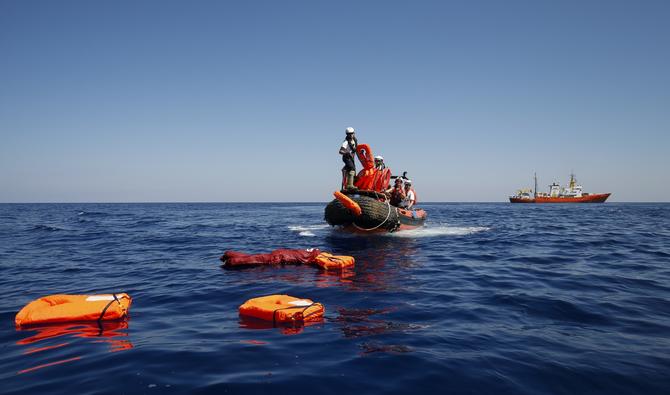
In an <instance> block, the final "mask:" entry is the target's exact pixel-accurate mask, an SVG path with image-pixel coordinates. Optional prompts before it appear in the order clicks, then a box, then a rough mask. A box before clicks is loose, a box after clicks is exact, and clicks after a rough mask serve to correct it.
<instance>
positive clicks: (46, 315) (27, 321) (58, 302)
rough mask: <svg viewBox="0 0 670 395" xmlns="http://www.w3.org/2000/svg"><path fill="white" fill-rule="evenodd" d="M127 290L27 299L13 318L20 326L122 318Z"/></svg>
mask: <svg viewBox="0 0 670 395" xmlns="http://www.w3.org/2000/svg"><path fill="white" fill-rule="evenodd" d="M131 303H132V299H131V298H130V296H128V294H125V293H119V294H107V295H50V296H45V297H43V298H39V299H37V300H34V301H32V302H30V303H28V304H27V305H26V306H25V307H23V308H22V309H21V311H19V313H18V314H17V315H16V318H15V319H14V322H15V323H16V325H17V326H22V325H31V324H50V323H58V322H73V321H105V320H121V319H124V318H126V317H127V316H128V309H129V308H130V304H131Z"/></svg>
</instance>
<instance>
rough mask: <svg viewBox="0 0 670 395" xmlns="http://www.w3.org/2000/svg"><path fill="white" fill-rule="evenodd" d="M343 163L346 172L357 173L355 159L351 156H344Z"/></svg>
mask: <svg viewBox="0 0 670 395" xmlns="http://www.w3.org/2000/svg"><path fill="white" fill-rule="evenodd" d="M342 162H344V167H343V168H342V170H344V171H356V163H355V162H354V157H353V156H351V155H342Z"/></svg>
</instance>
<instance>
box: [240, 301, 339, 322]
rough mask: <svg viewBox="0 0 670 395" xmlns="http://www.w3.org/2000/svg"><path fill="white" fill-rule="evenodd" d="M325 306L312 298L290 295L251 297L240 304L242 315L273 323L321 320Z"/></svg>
mask: <svg viewBox="0 0 670 395" xmlns="http://www.w3.org/2000/svg"><path fill="white" fill-rule="evenodd" d="M325 310H326V309H325V308H324V307H323V305H322V304H321V303H315V302H314V301H312V300H310V299H301V298H295V297H293V296H288V295H268V296H261V297H259V298H253V299H249V300H247V301H246V302H244V304H243V305H241V306H240V309H239V311H240V315H241V316H247V317H254V318H258V319H260V320H263V321H270V322H272V323H273V325H276V324H285V323H296V322H310V321H320V320H321V319H322V318H323V313H324V312H325Z"/></svg>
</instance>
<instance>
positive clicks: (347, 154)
mask: <svg viewBox="0 0 670 395" xmlns="http://www.w3.org/2000/svg"><path fill="white" fill-rule="evenodd" d="M344 132H345V134H346V137H345V139H344V142H343V143H342V145H340V155H342V162H344V167H343V168H342V180H343V181H344V182H343V185H342V189H353V188H354V177H355V176H356V162H354V155H355V153H356V146H357V145H358V140H357V139H356V132H355V131H354V128H352V127H348V128H346V129H345V130H344Z"/></svg>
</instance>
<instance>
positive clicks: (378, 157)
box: [375, 155, 384, 160]
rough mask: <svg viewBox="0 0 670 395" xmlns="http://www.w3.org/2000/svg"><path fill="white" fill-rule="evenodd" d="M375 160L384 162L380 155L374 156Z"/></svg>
mask: <svg viewBox="0 0 670 395" xmlns="http://www.w3.org/2000/svg"><path fill="white" fill-rule="evenodd" d="M375 160H384V157H383V156H381V155H377V156H375Z"/></svg>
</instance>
